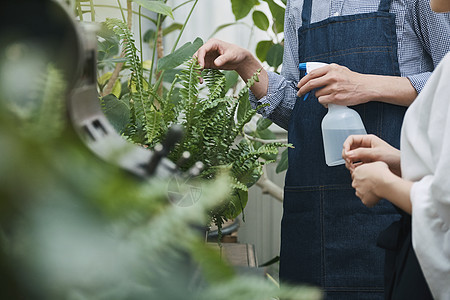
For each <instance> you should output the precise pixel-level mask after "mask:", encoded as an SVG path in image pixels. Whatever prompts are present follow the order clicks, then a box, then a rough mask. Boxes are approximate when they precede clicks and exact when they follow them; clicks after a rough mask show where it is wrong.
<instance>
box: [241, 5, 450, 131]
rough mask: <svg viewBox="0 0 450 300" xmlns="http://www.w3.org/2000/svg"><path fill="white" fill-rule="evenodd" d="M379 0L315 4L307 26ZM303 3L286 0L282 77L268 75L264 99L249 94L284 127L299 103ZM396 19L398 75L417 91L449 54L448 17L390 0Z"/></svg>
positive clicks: (371, 9)
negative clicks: (300, 30)
mask: <svg viewBox="0 0 450 300" xmlns="http://www.w3.org/2000/svg"><path fill="white" fill-rule="evenodd" d="M378 4H379V0H364V1H359V0H328V1H326V0H320V1H313V7H312V15H311V22H312V23H313V22H318V21H321V20H324V19H327V18H328V17H330V16H333V15H334V16H338V15H353V14H357V13H368V12H374V11H377V10H378ZM302 7H303V0H288V1H287V5H286V16H285V28H284V35H285V36H284V38H285V43H284V56H283V67H282V71H281V75H279V74H276V73H274V72H268V75H269V86H268V91H267V95H266V96H265V97H263V98H261V99H259V100H258V99H256V98H255V97H254V95H253V94H251V93H250V102H251V104H252V107H253V108H256V106H258V105H260V104H265V103H269V104H270V105H269V106H266V107H264V108H262V109H261V110H260V111H259V113H261V114H262V115H263V116H264V117H266V118H269V119H271V120H272V121H273V122H274V123H276V124H278V125H279V126H281V127H282V128H284V129H287V127H288V123H289V118H290V115H291V113H292V110H293V108H294V104H295V101H296V100H297V91H298V88H297V84H298V81H299V80H300V73H299V70H298V64H299V61H298V36H297V30H298V28H300V27H301V25H302V18H301V12H302ZM390 11H391V12H392V13H395V15H396V32H397V41H398V60H399V65H400V72H401V75H402V76H404V77H407V78H408V79H409V80H410V82H411V84H412V85H413V87H414V88H415V89H416V91H417V92H418V93H419V92H420V91H421V90H422V88H423V86H424V85H425V83H426V81H427V80H428V78H429V77H430V75H431V72H432V71H433V70H434V68H435V67H436V66H437V64H438V63H439V62H440V61H441V59H442V58H443V57H444V55H445V54H446V53H447V52H448V51H450V14H449V13H439V14H438V13H435V12H433V11H431V8H430V5H429V0H392V5H391V8H390Z"/></svg>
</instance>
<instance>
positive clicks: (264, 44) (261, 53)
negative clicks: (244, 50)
mask: <svg viewBox="0 0 450 300" xmlns="http://www.w3.org/2000/svg"><path fill="white" fill-rule="evenodd" d="M272 46H273V42H272V41H260V42H259V43H258V44H257V45H256V50H255V52H256V56H257V57H258V59H259V60H260V61H266V59H267V52H269V49H270V47H272Z"/></svg>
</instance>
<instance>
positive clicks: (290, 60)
mask: <svg viewBox="0 0 450 300" xmlns="http://www.w3.org/2000/svg"><path fill="white" fill-rule="evenodd" d="M289 12H290V1H288V2H287V5H286V16H285V28H284V41H285V43H284V54H283V66H282V71H281V75H279V74H276V73H274V72H268V76H269V86H268V90H267V95H266V96H264V97H263V98H261V99H256V97H255V96H254V95H253V94H252V93H251V92H250V103H251V105H252V107H253V108H256V107H257V106H258V105H261V104H266V103H268V104H269V105H268V106H266V107H263V108H262V109H260V110H259V111H258V112H259V113H260V114H261V115H262V116H263V117H266V118H269V119H270V120H272V121H273V122H274V123H275V124H277V125H278V126H280V127H282V128H284V129H286V130H287V128H288V124H289V119H290V116H291V114H292V110H293V109H294V105H295V101H296V100H297V91H298V88H297V84H298V81H299V80H300V71H299V70H298V64H299V62H298V37H297V28H296V25H295V20H293V15H291V14H290V13H289Z"/></svg>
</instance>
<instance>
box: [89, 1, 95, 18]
mask: <svg viewBox="0 0 450 300" xmlns="http://www.w3.org/2000/svg"><path fill="white" fill-rule="evenodd" d="M92 1H93V0H90V1H89V3H90V4H91V21H92V22H95V9H94V2H92Z"/></svg>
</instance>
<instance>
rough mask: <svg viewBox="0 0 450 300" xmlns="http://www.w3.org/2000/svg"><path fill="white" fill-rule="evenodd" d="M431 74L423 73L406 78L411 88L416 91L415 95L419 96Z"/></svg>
mask: <svg viewBox="0 0 450 300" xmlns="http://www.w3.org/2000/svg"><path fill="white" fill-rule="evenodd" d="M431 74H432V72H424V73H420V74H415V75H411V76H407V77H406V78H408V79H409V81H410V82H411V84H412V86H413V87H414V88H415V89H416V91H417V94H419V93H420V92H421V91H422V89H423V87H424V86H425V84H426V83H427V81H428V78H430V76H431Z"/></svg>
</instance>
